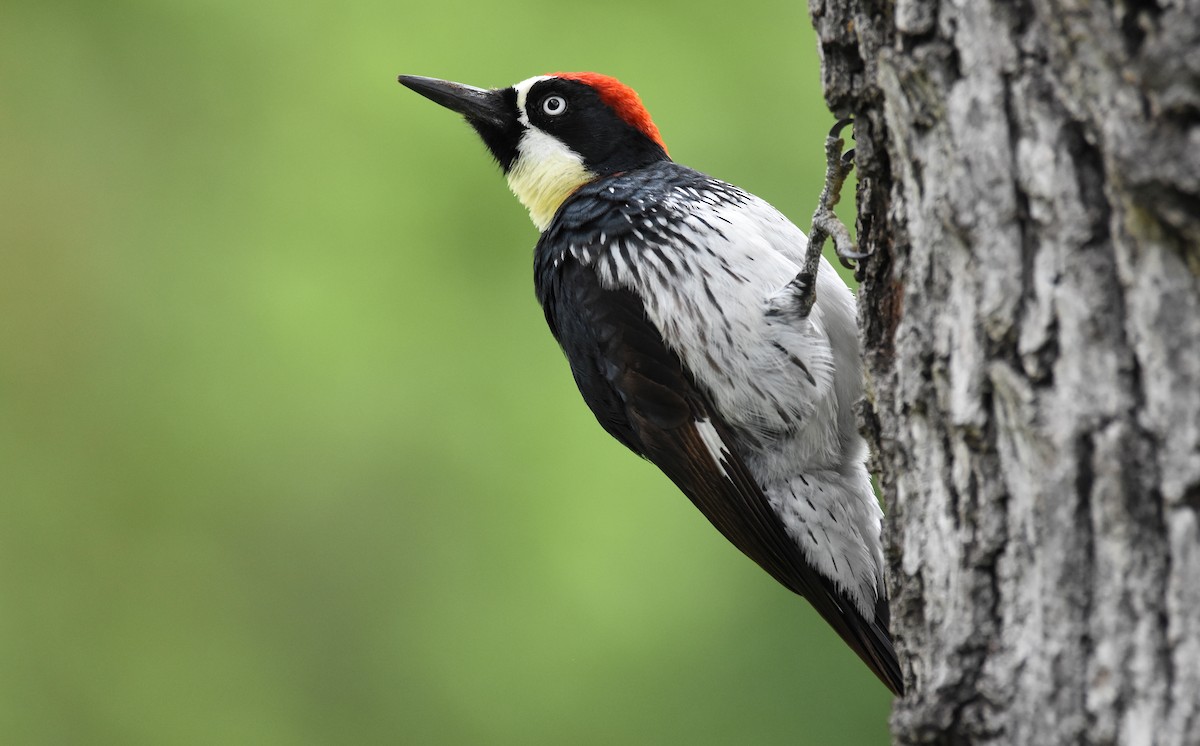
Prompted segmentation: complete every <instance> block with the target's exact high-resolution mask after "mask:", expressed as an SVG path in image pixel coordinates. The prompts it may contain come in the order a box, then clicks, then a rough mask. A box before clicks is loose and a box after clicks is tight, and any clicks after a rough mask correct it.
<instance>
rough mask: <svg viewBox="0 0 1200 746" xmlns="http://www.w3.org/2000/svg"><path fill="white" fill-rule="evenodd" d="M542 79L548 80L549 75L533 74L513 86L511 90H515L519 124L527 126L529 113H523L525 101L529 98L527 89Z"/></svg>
mask: <svg viewBox="0 0 1200 746" xmlns="http://www.w3.org/2000/svg"><path fill="white" fill-rule="evenodd" d="M543 80H550V76H549V75H535V76H533V77H532V78H529V79H527V80H522V81H521V82H520V83H517V84H516V85H514V86H513V90H515V91H516V92H517V116H518V117H519V118H520V120H521V124H523V125H525V126H526V127H528V126H529V115H528V114H526V113H525V101H526V100H527V99H528V98H529V89H530V88H533V86H534V84H535V83H540V82H541V81H543Z"/></svg>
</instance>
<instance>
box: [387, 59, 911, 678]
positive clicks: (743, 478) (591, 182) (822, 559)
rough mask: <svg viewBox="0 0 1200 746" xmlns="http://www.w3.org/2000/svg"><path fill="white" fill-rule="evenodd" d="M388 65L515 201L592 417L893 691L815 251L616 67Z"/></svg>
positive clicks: (549, 315) (841, 352)
mask: <svg viewBox="0 0 1200 746" xmlns="http://www.w3.org/2000/svg"><path fill="white" fill-rule="evenodd" d="M399 81H400V83H401V84H403V85H404V86H406V87H407V88H409V89H411V90H413V91H415V92H416V93H419V94H420V95H422V96H424V97H425V98H428V99H430V100H432V101H433V102H435V103H437V104H439V105H441V106H443V107H445V108H447V109H449V110H451V111H453V112H455V113H457V114H459V115H461V116H462V117H463V118H465V120H466V121H467V123H468V124H469V125H470V126H471V127H472V128H473V129H474V130H475V132H476V133H477V134H478V136H479V137H480V138H481V139H482V141H483V143H484V145H485V146H486V148H487V150H488V151H489V152H490V154H491V156H492V157H493V158H494V159H495V161H496V162H497V163H498V164H499V167H500V169H501V171H502V172H503V174H504V176H505V178H506V180H507V182H508V185H509V187H510V188H511V190H512V191H513V193H514V194H515V195H516V197H517V198H518V199H519V200H520V202H521V203H522V204H523V205H524V206H525V207H526V209H528V211H529V216H530V218H531V220H532V221H533V224H534V226H535V227H536V228H537V230H538V231H539V237H538V240H537V244H536V246H535V248H534V287H535V291H536V295H537V298H538V301H539V302H540V304H541V306H542V309H543V311H544V313H545V317H546V322H547V323H548V325H549V327H550V331H551V333H552V334H553V335H554V337H555V339H556V340H557V341H558V344H559V346H560V347H561V348H562V351H563V353H564V355H565V357H566V359H567V362H568V364H569V366H570V370H571V373H572V375H573V377H574V380H575V383H576V385H577V387H578V389H579V392H580V394H581V395H582V396H583V400H584V402H585V403H586V404H587V406H588V407H589V408H590V409H591V411H592V413H593V414H594V415H595V417H596V419H597V421H598V422H599V424H600V426H601V427H602V428H603V429H604V430H605V431H607V432H608V434H609V435H611V436H612V437H613V438H615V439H616V440H617V441H619V442H620V443H621V444H623V445H624V446H625V447H626V448H628V449H629V450H631V451H633V452H634V453H635V454H637V455H639V456H641V457H643V458H645V459H647V460H649V461H650V462H652V463H653V464H654V465H655V466H657V467H658V468H659V469H660V470H661V471H662V472H663V473H664V474H665V475H666V476H667V477H668V478H669V479H670V480H671V481H672V482H673V483H674V484H675V485H676V486H677V487H678V488H679V489H680V491H682V492H683V493H684V495H686V496H687V497H688V498H689V499H690V500H691V502H692V503H693V504H694V505H695V506H696V507H697V508H698V509H699V510H700V512H701V513H703V514H704V516H705V517H706V518H707V519H708V520H709V522H711V523H712V525H713V526H715V527H716V529H717V530H718V531H719V532H720V533H721V534H722V535H724V536H725V538H726V539H728V540H729V541H730V542H731V543H732V544H733V545H734V546H736V547H737V548H738V549H739V550H741V551H742V552H743V553H744V554H745V555H746V556H748V557H749V558H750V559H752V560H753V561H754V562H756V563H757V564H758V565H759V566H760V567H762V569H763V570H765V571H766V572H767V573H769V574H770V575H771V576H772V577H774V578H775V580H777V581H778V582H779V583H780V584H782V585H783V586H784V587H786V588H788V589H789V590H791V591H793V592H795V593H797V594H799V595H801V596H803V597H804V598H805V599H807V600H808V602H809V603H810V604H811V605H812V606H813V607H814V608H815V609H816V611H817V612H818V613H819V614H820V615H821V616H822V617H823V618H824V619H825V621H826V622H827V623H828V624H829V625H830V626H832V627H833V629H834V630H835V631H836V632H837V633H838V634H839V635H840V636H841V637H842V639H843V640H844V641H845V642H846V643H847V644H848V645H849V647H850V648H851V649H852V650H853V651H854V652H855V653H857V654H858V656H859V657H860V658H861V659H862V660H863V662H865V663H866V665H867V666H868V667H869V668H870V669H871V670H872V671H873V672H874V673H875V675H876V676H877V677H878V678H879V679H880V680H881V681H882V682H883V683H884V685H886V686H887V687H888V688H889V689H890V690H891V691H892V692H893V693H894V694H897V695H901V694H903V692H904V679H903V675H902V672H901V669H900V664H899V662H898V660H897V657H896V652H895V648H894V645H893V642H892V638H891V634H890V631H889V608H888V595H887V589H886V586H885V583H884V557H883V549H882V538H881V533H882V519H883V513H882V510H881V508H880V505H879V502H878V500H877V498H876V496H875V493H874V490H873V488H872V485H871V479H870V474H869V472H868V470H867V467H866V453H867V451H866V444H865V441H864V440H863V438H862V436H861V435H860V434H859V432H858V427H857V417H856V414H855V412H854V406H855V404H856V402H857V401H858V400H859V399H860V398H862V396H863V382H862V370H861V351H860V343H859V339H858V327H857V324H856V313H855V302H854V298H853V295H852V293H851V291H850V290H849V288H848V287H847V286H846V284H845V283H844V282H843V281H842V280H841V278H840V277H838V275H837V273H836V272H835V271H834V270H833V267H832V265H831V264H830V263H829V262H828V261H827V260H826V259H824V257H821V256H820V255H819V247H817V248H816V252H817V253H816V254H814V255H812V256H811V257H810V256H808V250H809V248H810V246H809V242H808V238H807V237H806V235H805V233H804V232H803V231H802V230H801V229H800V228H798V227H797V226H796V225H795V224H793V223H792V222H791V221H790V220H788V219H787V218H786V217H784V215H783V214H782V213H781V212H780V211H779V210H777V209H775V208H774V207H772V206H771V205H770V204H768V203H767V202H766V201H765V200H763V199H761V198H759V197H757V196H755V195H753V194H751V193H749V192H747V191H745V190H743V189H740V188H738V187H736V186H733V185H732V184H729V183H726V182H724V181H721V180H719V179H716V178H713V177H710V176H708V175H706V174H704V173H701V172H699V171H696V170H693V169H691V168H688V167H687V166H684V165H681V164H678V163H676V162H675V161H674V160H672V158H671V157H670V155H669V154H668V151H667V146H666V144H665V143H664V141H663V137H662V135H661V133H660V131H659V129H658V127H657V126H656V125H655V124H654V122H653V120H652V119H651V117H650V115H649V113H648V112H647V110H646V108H645V106H644V105H643V103H642V101H641V98H640V97H639V96H638V94H637V93H636V92H635V91H634V90H633V89H632V88H630V87H629V86H627V85H625V84H624V83H621V82H620V81H618V80H617V79H616V78H613V77H610V76H607V75H603V74H600V73H594V72H557V73H550V74H546V75H537V76H534V77H531V78H528V79H526V80H523V81H521V82H519V83H516V84H515V85H512V86H507V87H500V88H491V89H488V88H478V87H475V86H471V85H466V84H463V83H456V82H452V81H447V80H441V79H437V78H429V77H422V76H416V75H401V76H400V78H399ZM840 142H841V141H840V140H839V141H838V143H839V145H840ZM838 186H839V187H840V182H839V183H838ZM835 199H836V198H835ZM859 256H861V255H859ZM806 259H810V260H811V261H810V264H811V265H812V266H814V267H816V266H817V260H819V267H818V268H817V271H816V273H815V278H814V277H812V275H811V273H808V274H806V273H805V272H803V269H804V267H805V266H806V265H805V261H806ZM814 293H815V298H814V297H813V294H814Z"/></svg>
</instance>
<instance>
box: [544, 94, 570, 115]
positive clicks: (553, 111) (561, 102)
mask: <svg viewBox="0 0 1200 746" xmlns="http://www.w3.org/2000/svg"><path fill="white" fill-rule="evenodd" d="M566 110H567V100H566V99H565V98H563V97H562V96H547V97H546V98H544V99H542V111H544V112H546V113H547V114H549V115H550V116H552V117H556V116H558V115H559V114H562V113H563V112H564V111H566Z"/></svg>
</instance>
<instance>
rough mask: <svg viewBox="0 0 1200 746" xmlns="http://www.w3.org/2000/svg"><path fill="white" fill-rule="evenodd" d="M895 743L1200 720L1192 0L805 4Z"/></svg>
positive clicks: (1016, 737)
mask: <svg viewBox="0 0 1200 746" xmlns="http://www.w3.org/2000/svg"><path fill="white" fill-rule="evenodd" d="M811 12H812V16H813V21H814V23H815V25H816V28H817V32H818V36H819V40H820V47H821V54H822V61H823V64H822V69H823V77H824V85H825V93H826V97H827V100H828V103H829V105H830V107H831V108H832V109H833V110H834V111H835V112H836V113H838V114H839V115H846V114H852V115H854V116H855V118H856V124H855V132H854V135H855V139H856V146H857V161H858V168H859V179H860V183H859V190H858V210H859V213H858V231H859V241H860V247H861V248H862V249H864V250H869V251H871V252H873V255H872V256H871V257H870V258H869V259H867V260H865V261H864V262H863V263H862V266H861V268H860V275H861V276H860V279H861V280H862V288H861V290H860V295H859V303H860V323H861V326H862V332H863V335H864V343H865V348H866V357H867V365H866V371H867V372H866V375H867V391H868V400H867V401H866V402H865V406H864V408H863V415H864V422H865V427H866V430H867V433H868V439H869V440H870V441H871V443H872V445H873V449H874V454H875V457H876V459H877V463H876V467H877V471H878V473H879V474H880V478H881V484H882V487H883V492H884V496H885V500H886V508H887V510H888V513H889V517H888V524H889V527H888V530H887V537H888V544H889V547H888V549H889V558H890V566H891V567H890V569H891V578H890V586H891V590H892V599H893V600H892V615H893V616H892V619H893V621H892V629H893V632H894V633H895V636H896V637H897V647H898V650H899V653H900V658H901V661H902V664H903V665H904V667H905V670H906V675H907V678H908V685H909V694H908V696H906V697H905V698H903V699H900V700H897V703H896V707H895V711H894V714H893V717H892V728H893V732H894V734H895V738H896V741H897V742H898V743H902V744H908V743H995V744H1081V743H1086V744H1109V743H1112V744H1117V743H1119V744H1198V743H1200V527H1198V526H1200V522H1198V516H1197V513H1198V511H1200V0H1174V1H1173V2H1172V1H1171V0H1157V1H1156V0H1125V2H1099V1H1095V0H1010V1H1008V2H1006V1H1004V0H958V2H938V1H937V0H895V1H894V2H888V1H886V0H812V4H811Z"/></svg>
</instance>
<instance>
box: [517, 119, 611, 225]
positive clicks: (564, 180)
mask: <svg viewBox="0 0 1200 746" xmlns="http://www.w3.org/2000/svg"><path fill="white" fill-rule="evenodd" d="M507 177H508V186H509V188H510V189H512V191H513V194H515V195H517V199H519V200H521V204H523V205H525V207H526V209H528V210H529V217H530V219H531V220H533V224H534V225H535V226H537V229H538V230H539V231H544V230H546V228H547V226H549V225H550V221H551V220H552V219H553V218H554V213H556V212H558V208H559V207H561V206H562V203H563V202H564V201H565V200H566V199H567V197H569V196H571V194H572V193H573V192H574V191H575V190H576V189H578V188H579V187H581V186H583V185H584V184H586V183H587V182H589V181H591V180H593V179H595V178H596V174H594V173H592V172H591V171H589V170H588V169H587V168H586V167H585V166H584V165H583V158H581V157H580V156H579V154H578V153H576V152H575V151H573V150H571V149H570V148H568V147H567V146H566V145H564V144H563V143H562V141H560V140H558V139H557V138H555V137H552V136H551V135H548V134H546V133H545V132H542V131H541V130H538V129H536V128H530V129H528V130H526V132H525V135H524V137H522V138H521V142H520V144H519V145H518V146H517V158H516V160H515V161H513V164H512V167H511V168H510V169H509V170H508V173H507Z"/></svg>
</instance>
